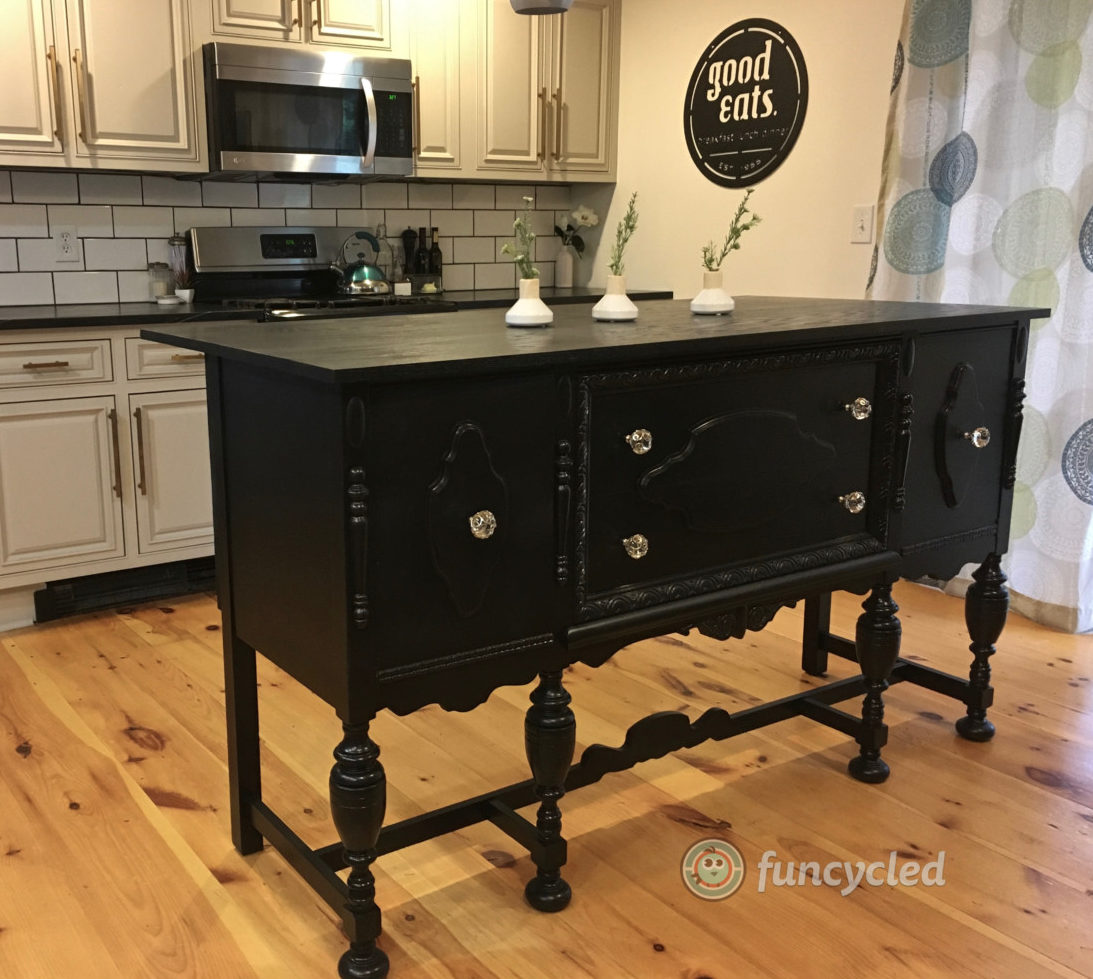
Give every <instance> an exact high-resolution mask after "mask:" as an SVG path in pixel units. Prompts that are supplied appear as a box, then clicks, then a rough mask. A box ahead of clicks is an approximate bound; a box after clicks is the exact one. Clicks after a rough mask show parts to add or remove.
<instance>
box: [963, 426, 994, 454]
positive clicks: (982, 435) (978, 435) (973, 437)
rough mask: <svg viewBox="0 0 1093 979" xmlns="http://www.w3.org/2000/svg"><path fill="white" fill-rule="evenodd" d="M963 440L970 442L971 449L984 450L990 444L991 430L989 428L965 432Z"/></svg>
mask: <svg viewBox="0 0 1093 979" xmlns="http://www.w3.org/2000/svg"><path fill="white" fill-rule="evenodd" d="M964 438H966V439H967V440H968V441H969V442H971V444H972V448H975V449H985V448H986V447H987V446H988V445H990V442H991V430H990V429H989V428H976V429H974V430H973V431H970V432H965V433H964Z"/></svg>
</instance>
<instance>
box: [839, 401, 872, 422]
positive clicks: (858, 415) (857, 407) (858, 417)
mask: <svg viewBox="0 0 1093 979" xmlns="http://www.w3.org/2000/svg"><path fill="white" fill-rule="evenodd" d="M843 410H844V411H847V412H848V413H849V414H850V417H851V418H853V419H854V421H856V422H863V421H865V419H866V418H868V417H869V416H870V415H871V414H873V406H872V405H871V404H870V403H869V399H868V398H855V399H854V400H853V401H851V402H850V403H849V404H845V405H843Z"/></svg>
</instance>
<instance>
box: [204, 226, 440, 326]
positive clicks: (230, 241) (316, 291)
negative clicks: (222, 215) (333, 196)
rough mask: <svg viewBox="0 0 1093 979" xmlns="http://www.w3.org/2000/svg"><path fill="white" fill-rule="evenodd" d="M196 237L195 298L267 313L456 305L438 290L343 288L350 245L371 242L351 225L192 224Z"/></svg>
mask: <svg viewBox="0 0 1093 979" xmlns="http://www.w3.org/2000/svg"><path fill="white" fill-rule="evenodd" d="M189 242H190V256H191V259H192V262H193V268H194V290H195V292H194V300H195V302H199V303H220V304H221V305H223V306H225V307H227V308H231V309H253V310H255V311H256V313H257V314H258V318H259V320H261V321H277V320H301V319H329V318H333V317H340V316H382V315H392V314H396V313H398V314H411V313H438V312H452V311H454V310H455V309H457V306H456V305H455V303H452V302H449V301H446V300H444V299H443V298H441V297H440V296H438V295H422V294H418V295H411V296H401V295H395V294H394V293H392V292H387V293H377V294H374V295H350V296H347V295H342V294H340V292H339V283H340V282H341V281H342V276H343V269H342V268H341V267H340V266H341V265H343V264H344V262H345V261H346V260H347V250H348V252H349V253H350V255H351V256H359V255H362V254H365V257H366V258H367V257H368V256H367V254H366V253H362V252H361V251H360V250H359V249H368V250H369V251H370V250H371V249H370V246H368V245H366V244H362V243H361V241H360V239H358V238H357V236H356V234H355V229H352V228H321V227H314V228H309V227H292V228H284V227H256V228H193V229H192V230H191V231H190V232H189ZM372 259H373V260H374V256H372Z"/></svg>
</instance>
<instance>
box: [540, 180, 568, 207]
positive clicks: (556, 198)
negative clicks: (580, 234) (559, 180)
mask: <svg viewBox="0 0 1093 979" xmlns="http://www.w3.org/2000/svg"><path fill="white" fill-rule="evenodd" d="M572 201H573V188H571V187H569V186H566V185H564V184H563V185H560V186H554V185H551V186H549V187H536V188H535V206H536V207H538V208H541V209H543V210H555V211H559V210H564V211H568V210H569V209H570V207H571V206H572Z"/></svg>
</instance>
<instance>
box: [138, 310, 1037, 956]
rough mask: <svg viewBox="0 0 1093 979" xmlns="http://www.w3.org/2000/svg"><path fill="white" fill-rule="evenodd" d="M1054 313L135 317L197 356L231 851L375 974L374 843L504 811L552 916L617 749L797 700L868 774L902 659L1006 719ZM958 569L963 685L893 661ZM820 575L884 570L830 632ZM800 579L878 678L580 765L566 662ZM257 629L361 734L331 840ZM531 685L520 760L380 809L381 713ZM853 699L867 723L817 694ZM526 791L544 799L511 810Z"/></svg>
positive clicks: (685, 741) (817, 654)
mask: <svg viewBox="0 0 1093 979" xmlns="http://www.w3.org/2000/svg"><path fill="white" fill-rule="evenodd" d="M1045 314H1046V313H1045V311H1043V310H1030V309H1015V308H1002V307H975V306H945V305H932V304H919V303H891V302H865V301H860V302H859V301H836V300H817V299H773V298H743V299H739V300H738V301H737V306H736V311H735V313H734V314H733V315H732V316H730V317H699V316H692V315H691V314H690V312H689V310H688V308H687V304H686V303H685V302H667V301H666V302H651V303H646V304H642V305H641V307H640V318H639V319H638V320H637V322H635V323H629V324H621V325H608V324H602V323H595V322H593V321H592V319H591V316H590V314H589V311H588V308H587V307H582V306H566V307H560V308H558V309H557V310H556V312H555V322H554V326H553V327H552V328H550V329H546V330H513V329H506V328H505V326H504V323H503V322H502V317H501V314H500V312H499V311H497V310H480V311H468V312H461V313H456V314H442V315H436V316H416V317H412V318H406V319H402V318H391V319H383V320H372V321H368V322H367V323H365V322H364V321H356V320H337V321H327V322H310V323H306V324H295V325H294V324H292V323H288V324H277V325H270V324H254V323H236V324H227V325H223V324H218V325H200V324H192V325H183V324H177V325H171V326H165V327H163V328H160V329H150V330H146V331H145V332H144V335H145V336H146V337H148V338H150V339H153V340H161V341H165V342H168V343H172V344H175V345H178V346H183V347H192V348H194V349H197V350H200V351H202V352H203V353H204V354H205V356H206V379H207V387H208V397H209V422H210V435H211V445H212V462H213V465H212V472H213V483H214V519H215V530H216V553H217V573H218V577H219V590H220V602H221V608H222V611H223V616H224V626H225V627H224V643H225V645H224V651H225V671H226V680H227V686H226V689H227V713H228V735H229V740H228V744H229V763H230V772H231V787H230V791H231V805H232V831H233V838H234V842H235V845H236V847H237V848H238V849H239V850H240V851H241V852H244V853H249V852H253V851H255V850H257V849H259V848H260V847H261V846H262V845H263V840H268V841H269V842H270V843H272V844H273V845H274V846H275V847H276V848H277V849H278V850H279V851H280V852H281V853H282V854H284V856H285V857H286V859H287V860H288V861H289V862H290V863H291V864H292V865H293V866H294V867H295V868H296V869H297V870H298V871H299V872H300V873H301V874H302V875H303V876H304V877H305V878H306V879H307V880H308V881H309V883H310V884H311V885H312V886H313V887H314V888H315V889H316V890H317V891H318V892H319V894H320V895H322V897H323V898H324V899H325V900H326V901H327V902H328V903H330V904H331V906H332V907H334V908H335V909H336V910H337V911H338V912H339V914H340V915H341V916H342V918H343V921H344V923H345V928H346V932H347V934H348V937H349V940H350V947H349V949H348V950H347V952H346V953H345V955H344V956H343V957H342V960H341V963H340V966H339V973H340V975H342V976H343V977H363V976H381V975H384V974H385V973H386V972H387V967H388V963H387V958H386V956H385V955H384V953H383V951H382V950H381V949H380V948H379V947H378V946H377V944H376V940H377V938H378V937H379V935H380V912H379V909H378V907H377V904H376V901H375V893H374V892H375V888H374V881H373V876H372V873H371V870H370V866H371V864H372V862H373V861H374V860H375V859H376V858H377V856H378V855H382V854H383V853H385V852H390V851H392V850H396V849H399V848H401V847H404V846H408V845H410V844H413V843H415V842H420V841H421V840H424V839H428V838H431V837H434V836H437V835H439V834H441V833H445V832H450V831H452V830H454V829H458V828H460V827H463V826H467V825H470V824H472V823H475V822H480V821H483V820H489V821H491V822H493V823H494V824H496V825H497V826H498V827H499V828H500V829H502V830H503V831H505V832H506V833H507V834H509V835H510V836H511V837H512V838H513V839H515V840H516V841H517V842H519V843H520V844H522V845H523V846H525V847H526V848H527V849H528V850H529V851H530V853H531V856H532V858H533V860H534V862H535V864H536V866H537V868H538V873H537V875H536V876H535V877H534V878H533V879H532V880H531V881H530V882H529V883H528V885H527V890H526V894H527V899H528V901H529V902H530V903H531V904H532V906H533V907H535V908H538V909H540V910H544V911H555V910H560V909H561V908H564V907H565V906H566V904H567V903H568V902H569V899H570V889H569V885H568V884H567V883H566V882H565V880H564V879H563V878H562V876H561V869H562V866H563V865H564V863H565V860H566V844H565V840H564V838H563V835H562V819H561V812H560V809H559V805H558V803H559V800H560V799H561V797H562V796H563V795H564V794H565V792H567V791H570V790H572V789H575V788H577V787H579V786H582V785H586V784H589V783H591V782H594V781H597V780H598V779H600V778H602V777H603V776H604V775H605V774H607V773H609V772H613V771H621V770H624V769H626V768H629V767H631V766H633V765H635V764H636V763H638V762H640V761H642V760H645V759H649V758H654V757H659V756H661V755H663V754H665V753H666V752H668V751H671V750H674V749H677V748H681V747H686V746H693V745H696V744H699V743H701V742H703V741H706V740H709V739H715V740H717V739H724V738H728V737H732V736H733V735H735V734H738V733H742V732H744V731H749V730H753V729H755V728H757V727H761V726H763V725H766V724H770V723H773V722H775V721H778V720H782V719H784V718H787V717H792V716H796V715H804V716H807V717H810V718H812V719H814V720H816V721H818V722H820V723H823V724H826V725H829V726H832V727H834V728H837V729H838V730H840V731H843V732H845V733H846V734H847V735H848V736H850V737H852V738H854V739H855V740H856V742H857V743H858V745H859V753H858V755H857V756H856V757H855V758H854V759H853V760H852V761H851V763H850V773H851V774H852V775H853V776H854V777H855V778H857V779H860V780H862V781H865V782H879V781H882V780H884V779H885V778H886V777H887V775H888V766H887V765H886V764H885V762H884V761H883V760H882V759H881V748H882V747H883V745H884V744H885V742H886V738H887V728H886V726H885V724H884V719H883V713H884V708H883V703H882V694H883V692H884V690H885V689H886V687H887V686H888V684H889V683H890V682H894V681H896V680H902V681H908V682H912V683H917V684H920V685H923V686H925V687H929V688H931V689H933V690H935V691H937V692H939V693H942V694H945V695H947V696H950V697H954V698H956V699H958V700H960V701H961V702H962V703H963V704H964V705H965V708H966V713H965V716H963V717H962V718H961V719H960V720H959V722H958V723H957V730H958V732H959V733H960V734H961V735H962V736H963V737H965V738H969V739H971V740H977V741H979V740H986V739H988V738H989V737H990V736H991V735H992V734H993V731H994V729H993V726H992V725H991V723H990V721H989V720H988V719H987V717H986V711H987V708H988V707H989V706H990V704H991V699H992V689H991V686H990V667H989V664H988V657H989V656H990V655H991V654H992V653H993V652H994V643H995V642H996V641H997V638H998V636H999V634H1000V632H1001V630H1002V626H1003V623H1004V621H1005V617H1006V610H1007V605H1008V599H1007V593H1006V589H1005V586H1004V583H1005V576H1004V575H1003V573H1002V571H1001V569H1000V567H999V559H1000V555H1001V554H1002V553H1003V552H1004V550H1005V548H1006V546H1007V537H1008V524H1009V517H1010V507H1011V502H1012V495H1013V486H1014V479H1015V465H1016V453H1017V442H1018V436H1019V433H1020V428H1021V405H1022V400H1023V397H1024V382H1023V380H1022V376H1023V372H1024V363H1025V356H1026V350H1027V345H1028V336H1029V320H1030V317H1033V316H1041V315H1045ZM969 562H974V563H976V564H978V565H979V568H978V570H977V571H976V573H975V584H974V585H973V586H972V587H971V589H970V590H969V592H968V598H967V602H966V611H967V615H966V618H967V624H968V630H969V633H970V636H971V641H972V642H971V649H972V653H973V654H974V655H973V662H972V666H971V672H970V677H969V679H967V680H965V679H963V678H957V677H953V676H950V675H947V674H944V673H940V672H938V671H935V670H932V669H929V668H927V667H925V666H922V665H920V664H917V663H913V662H909V661H907V660H902V659H899V658H898V657H899V644H900V624H899V619H898V617H897V614H896V613H897V612H898V608H897V606H896V604H895V603H894V602H893V600H892V597H891V585H892V583H893V582H894V581H895V580H896V579H897V578H898V577H900V576H906V577H912V578H914V577H918V576H922V575H925V574H935V575H939V576H950V575H952V574H954V573H955V572H956V571H957V570H958V569H959V568H960V567H961V566H962V565H964V564H966V563H969ZM836 589H847V590H851V591H855V592H858V593H860V594H866V593H867V597H866V599H865V601H864V604H863V609H864V611H863V613H862V615H861V616H860V618H859V620H858V625H857V630H856V636H855V638H854V640H853V641H851V640H849V639H844V638H840V637H838V636H834V635H831V634H830V632H829V627H828V609H829V605H828V600H829V599H828V596H829V595H830V593H831V592H832V591H833V590H836ZM801 600H804V601H805V602H806V615H805V621H806V626H805V637H804V643H803V667H804V669H805V670H806V671H808V672H810V673H813V674H817V675H819V674H822V673H823V672H824V670H825V667H826V659H827V655H828V653H835V654H837V655H843V656H847V657H850V658H856V659H857V661H858V662H859V663H860V664H861V672H862V676H861V677H855V678H853V679H851V680H842V681H838V682H833V683H830V684H828V685H826V686H822V687H819V688H809V689H808V690H806V691H805V692H803V693H799V694H796V695H793V696H789V697H786V698H785V699H782V700H779V701H775V702H772V703H768V704H763V705H760V706H756V707H751V708H748V709H747V710H743V711H740V712H738V713H734V714H730V713H728V712H726V711H724V710H722V709H720V708H713V709H710V710H707V711H706V712H705V713H704V714H703V715H702V716H701V717H698V718H696V719H692V718H689V717H687V716H686V715H685V714H683V713H681V712H665V713H659V714H653V715H650V716H648V717H646V718H643V719H641V720H639V721H637V723H635V724H634V725H633V726H632V727H631V729H630V730H629V731H628V732H627V734H626V737H625V740H624V742H623V743H622V744H621V745H619V746H615V747H608V746H604V745H593V746H591V747H589V748H587V749H586V750H585V752H584V753H583V755H582V756H581V758H580V760H579V762H578V763H577V764H576V765H571V762H572V759H573V753H574V743H575V722H574V715H573V713H572V711H571V710H570V706H569V704H570V697H569V694H568V693H567V692H566V690H565V689H564V687H563V684H562V671H563V669H564V668H565V667H566V666H567V665H568V664H571V663H574V662H578V661H579V662H582V663H586V664H589V665H591V666H598V665H600V664H602V663H603V662H605V661H606V660H607V659H608V658H609V657H610V656H612V655H613V654H614V653H615V652H616V651H617V650H619V649H620V648H622V647H623V646H626V645H627V644H629V643H633V642H635V641H637V640H640V639H644V638H647V637H650V636H656V635H660V634H663V633H667V632H672V631H676V630H688V629H692V628H694V629H698V630H699V631H700V632H702V633H704V634H707V635H711V636H715V637H717V638H720V639H726V640H727V639H729V638H731V637H739V636H742V635H743V634H744V632H745V630H747V629H761V628H762V627H763V626H764V625H766V624H767V622H769V621H770V619H771V617H772V616H773V615H774V614H775V613H776V612H777V610H778V609H779V608H780V607H782V606H783V605H785V604H789V603H792V602H796V601H801ZM255 650H260V651H261V652H262V654H263V655H265V656H266V657H268V658H269V659H271V660H272V661H274V662H275V663H277V664H278V665H280V666H281V667H283V668H284V669H285V670H287V671H288V672H289V673H290V674H291V675H292V676H294V677H295V678H296V679H298V680H299V681H300V682H302V683H303V684H305V685H306V686H308V687H309V688H310V689H311V690H313V691H314V692H315V693H316V694H318V695H319V696H320V697H321V698H323V700H325V701H326V702H327V703H329V704H330V705H331V706H332V707H333V708H334V709H335V710H336V711H337V713H338V716H339V717H340V719H341V721H342V723H343V727H344V739H343V740H342V741H341V743H340V744H339V745H338V746H337V747H336V748H335V749H334V757H335V764H334V766H333V769H332V771H331V774H330V803H331V810H332V813H333V820H334V824H335V826H336V827H337V831H338V835H339V837H340V842H339V843H335V844H333V845H331V846H328V847H324V848H322V849H319V850H312V849H310V848H309V847H307V846H306V845H305V844H304V843H303V842H302V841H301V840H300V839H299V837H297V836H296V835H295V833H294V832H293V831H292V829H291V828H290V827H289V826H287V825H286V824H285V823H284V822H283V821H282V820H281V819H280V818H279V817H278V816H277V814H276V813H274V812H273V811H272V810H271V809H270V808H269V807H268V806H267V805H266V804H265V803H264V802H263V801H262V795H261V786H260V772H259V751H258V744H259V731H258V705H257V692H256V682H255ZM536 676H538V685H537V687H536V688H535V690H534V692H533V693H532V695H531V706H530V708H529V710H528V712H527V719H526V724H525V731H524V735H525V742H526V747H527V755H528V760H529V763H530V768H531V773H532V778H531V779H529V780H528V781H526V782H523V783H520V784H517V785H510V786H507V787H505V788H501V789H498V790H497V791H495V792H492V793H489V794H487V795H484V796H480V797H478V798H474V799H469V800H465V801H462V802H453V804H452V805H450V806H448V807H446V808H443V809H439V810H436V811H433V812H430V813H426V814H423V815H421V816H418V817H415V818H413V819H410V820H406V821H404V822H401V823H397V824H394V825H390V826H386V827H384V826H383V819H384V808H385V785H386V781H385V773H384V770H383V768H382V766H381V764H380V761H379V748H378V747H377V745H376V744H375V743H373V741H372V740H371V739H370V738H369V722H370V720H371V719H372V718H373V717H374V716H375V714H376V713H377V712H378V711H380V710H383V709H388V710H392V711H394V712H396V713H398V714H408V713H410V712H412V711H415V710H417V709H419V708H421V707H423V706H425V705H427V704H434V703H435V704H439V705H440V706H441V707H442V708H444V709H446V710H459V711H465V710H469V709H471V708H473V707H474V706H475V705H477V704H479V703H481V702H482V701H483V700H485V699H486V698H487V697H488V696H489V695H490V693H491V691H493V690H494V689H495V688H497V687H499V686H502V685H505V684H523V683H527V682H529V681H531V680H533V679H535V677H536ZM862 694H864V700H863V702H862V708H861V714H860V717H859V716H856V715H852V714H850V713H846V712H844V711H842V710H839V709H838V708H837V707H835V706H833V705H834V704H837V703H839V702H841V701H844V700H847V699H850V698H852V697H855V696H859V695H862ZM392 775H393V777H395V778H397V776H398V773H397V772H393V773H392ZM536 801H537V802H538V804H539V806H538V811H537V815H536V817H535V821H534V822H531V821H529V820H528V819H525V818H524V817H523V816H522V815H520V814H519V813H518V812H517V810H518V809H520V808H522V807H525V806H528V805H531V804H533V803H535V802H536ZM347 867H348V868H349V869H350V873H349V877H348V883H346V882H345V881H343V879H342V878H341V877H339V876H338V871H340V870H344V869H345V868H347Z"/></svg>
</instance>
